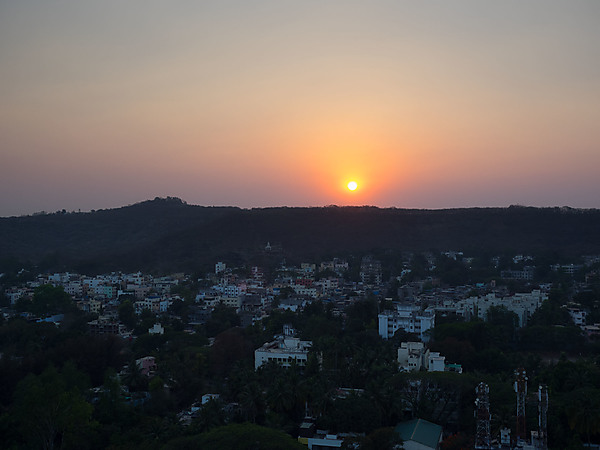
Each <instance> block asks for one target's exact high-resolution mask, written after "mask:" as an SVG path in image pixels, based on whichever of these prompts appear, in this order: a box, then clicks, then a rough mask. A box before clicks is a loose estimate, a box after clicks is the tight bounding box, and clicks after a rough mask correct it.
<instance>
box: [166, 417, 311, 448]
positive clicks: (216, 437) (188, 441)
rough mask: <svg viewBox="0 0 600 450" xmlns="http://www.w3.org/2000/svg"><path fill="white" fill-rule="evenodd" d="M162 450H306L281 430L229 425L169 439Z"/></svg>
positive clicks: (256, 426)
mask: <svg viewBox="0 0 600 450" xmlns="http://www.w3.org/2000/svg"><path fill="white" fill-rule="evenodd" d="M163 448H164V449H165V450H170V449H173V450H175V449H177V450H188V449H189V450H192V449H199V448H209V449H211V450H254V449H258V448H259V449H261V450H281V449H286V450H306V447H305V446H303V445H302V444H300V443H298V441H296V440H295V439H294V438H292V437H291V436H290V435H288V434H285V433H284V432H282V431H277V430H273V429H271V428H266V427H261V426H259V425H254V424H250V423H242V424H232V425H226V426H223V427H218V428H215V429H213V430H211V431H209V432H207V433H202V434H199V435H195V436H188V437H180V438H176V439H173V440H171V441H169V442H168V443H167V445H165V446H164V447H163Z"/></svg>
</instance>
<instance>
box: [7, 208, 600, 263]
mask: <svg viewBox="0 0 600 450" xmlns="http://www.w3.org/2000/svg"><path fill="white" fill-rule="evenodd" d="M599 225H600V211H598V210H577V209H569V208H526V207H509V208H471V209H450V210H408V209H396V208H375V207H336V206H331V207H323V208H263V209H250V210H243V209H240V208H232V207H200V206H192V205H187V204H186V203H185V202H183V201H181V200H179V199H175V198H167V199H160V198H157V199H155V200H153V201H147V202H143V203H139V204H136V205H132V206H128V207H123V208H118V209H112V210H100V211H94V212H90V213H67V212H66V211H65V212H57V213H54V214H41V215H33V216H24V217H10V218H0V235H1V236H3V239H2V240H0V254H1V255H3V258H5V260H4V261H0V266H1V265H6V264H8V263H9V262H10V258H11V257H12V258H17V259H18V260H19V261H20V262H21V263H24V262H27V261H30V262H31V263H32V264H35V265H38V266H40V267H42V268H48V269H50V270H60V269H62V268H70V269H71V270H72V269H73V268H76V269H78V270H81V271H85V272H93V271H102V270H140V269H143V270H154V271H159V272H169V271H171V272H172V271H187V272H191V271H193V270H195V269H196V265H197V264H199V263H200V264H210V263H212V261H214V260H215V259H217V258H223V257H226V256H227V255H229V257H230V258H231V259H238V260H239V261H246V260H248V259H251V258H253V257H256V256H257V254H261V253H262V252H263V251H264V248H265V245H266V244H267V242H271V243H273V244H275V245H276V247H277V249H278V251H282V252H284V254H285V255H286V256H288V257H292V256H293V257H294V258H306V257H315V258H316V257H319V256H325V255H332V254H352V253H361V252H369V251H373V250H377V249H383V248H385V249H392V250H400V249H401V250H405V251H417V252H419V251H425V250H429V249H432V248H437V249H447V248H461V249H464V250H466V251H471V252H473V253H481V250H482V249H485V250H486V251H490V252H505V251H510V250H517V249H518V250H519V251H523V252H544V251H547V249H548V248H549V247H548V244H549V243H551V244H552V245H551V247H552V251H553V252H557V253H559V254H563V255H571V256H572V255H575V254H578V255H580V254H583V253H600V226H599ZM0 268H1V267H0Z"/></svg>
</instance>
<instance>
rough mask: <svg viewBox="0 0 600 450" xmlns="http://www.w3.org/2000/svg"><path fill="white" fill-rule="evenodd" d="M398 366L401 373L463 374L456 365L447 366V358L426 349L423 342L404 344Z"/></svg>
mask: <svg viewBox="0 0 600 450" xmlns="http://www.w3.org/2000/svg"><path fill="white" fill-rule="evenodd" d="M398 365H399V369H400V370H401V371H405V372H418V371H419V370H426V371H428V372H444V371H448V372H459V373H460V372H462V368H461V367H460V366H459V365H456V364H446V357H445V356H442V355H440V354H439V353H438V352H432V351H430V350H429V349H427V350H426V349H425V345H424V344H423V343H422V342H402V343H401V344H400V348H399V349H398Z"/></svg>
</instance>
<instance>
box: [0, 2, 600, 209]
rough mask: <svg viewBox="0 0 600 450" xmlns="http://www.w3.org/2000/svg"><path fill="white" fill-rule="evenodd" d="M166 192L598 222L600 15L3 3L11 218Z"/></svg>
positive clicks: (499, 7)
mask: <svg viewBox="0 0 600 450" xmlns="http://www.w3.org/2000/svg"><path fill="white" fill-rule="evenodd" d="M351 179H354V180H356V181H357V182H358V184H359V188H358V189H357V190H356V191H355V192H350V191H348V189H346V187H345V186H346V183H347V182H348V181H350V180H351ZM169 195H170V196H177V197H181V198H182V199H184V200H186V201H187V202H188V203H191V204H200V205H235V206H242V207H262V206H280V205H287V206H322V205H329V204H338V205H347V204H358V205H363V204H370V205H377V206H396V207H403V208H404V207H408V208H412V207H417V208H446V207H465V206H508V205H510V204H522V205H532V206H562V205H568V206H573V207H600V1H598V0H588V1H585V0H581V1H578V0H564V1H555V0H537V1H531V0H528V1H523V0H504V1H483V0H472V1H459V0H456V1H448V0H438V1H401V0H389V1H379V0H370V1H368V2H367V1H362V0H361V1H352V0H344V1H342V0H331V1H327V0H319V1H316V0H315V1H313V0H303V1H285V0H273V1H241V0H238V1H227V0H219V1H214V2H213V1H192V0H185V1H184V0H180V1H177V0H176V1H172V0H171V1H151V0H143V1H142V0H128V1H112V0H104V1H101V2H98V1H94V2H92V1H81V0H73V1H60V0H55V1H48V0H40V1H34V0H26V1H4V0H0V216H10V215H20V214H30V213H33V212H36V211H40V210H45V211H49V212H53V211H56V210H59V209H63V208H64V209H67V210H78V209H81V210H82V211H87V210H90V209H100V208H112V207H118V206H124V205H127V204H131V203H135V202H138V201H143V200H146V199H152V198H154V197H156V196H160V197H165V196H169Z"/></svg>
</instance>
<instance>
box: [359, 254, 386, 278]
mask: <svg viewBox="0 0 600 450" xmlns="http://www.w3.org/2000/svg"><path fill="white" fill-rule="evenodd" d="M381 280H382V274H381V262H379V261H377V260H376V259H373V258H372V257H371V256H365V257H364V258H363V259H362V262H361V264H360V281H362V282H363V284H367V285H379V284H381Z"/></svg>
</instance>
